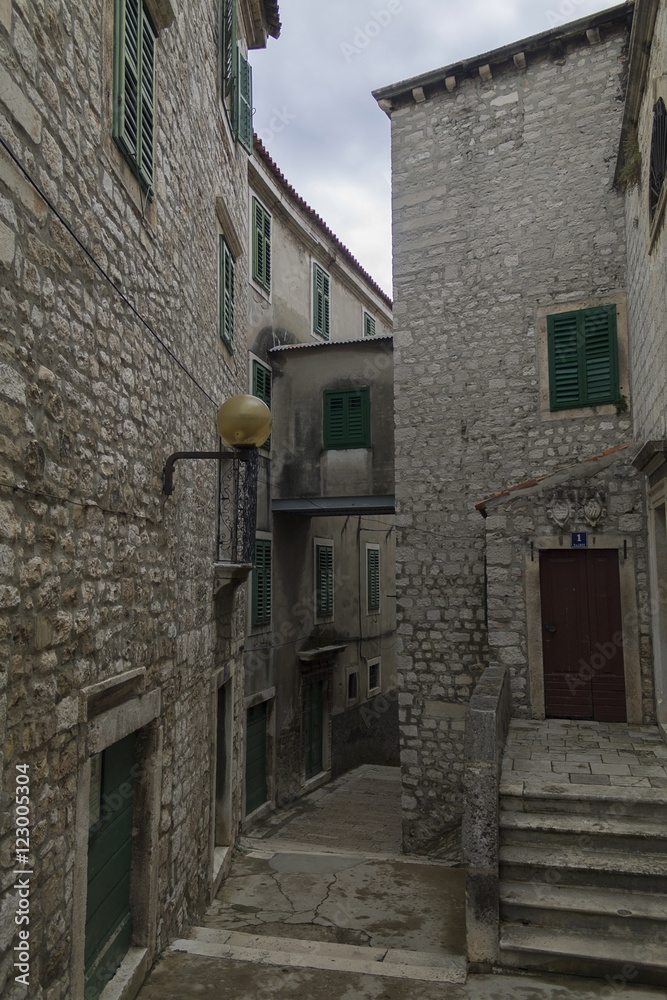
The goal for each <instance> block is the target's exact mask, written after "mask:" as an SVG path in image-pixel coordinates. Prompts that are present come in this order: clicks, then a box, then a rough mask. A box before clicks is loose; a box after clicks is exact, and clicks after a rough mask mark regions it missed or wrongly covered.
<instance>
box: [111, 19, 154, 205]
mask: <svg viewBox="0 0 667 1000" xmlns="http://www.w3.org/2000/svg"><path fill="white" fill-rule="evenodd" d="M156 37H157V32H156V31H155V28H154V27H153V23H152V21H151V19H150V17H149V15H148V13H147V12H146V9H145V7H144V4H143V2H142V0H116V6H115V14H114V66H113V137H114V139H115V141H116V144H117V145H118V147H119V149H120V150H121V152H122V153H123V156H124V157H125V159H126V160H127V162H128V163H129V164H130V167H131V168H132V170H133V172H134V174H135V175H136V176H137V178H138V179H139V183H140V184H141V187H142V188H143V190H144V191H146V192H147V194H148V197H149V198H152V197H153V168H154V144H155V136H154V128H155V39H156Z"/></svg>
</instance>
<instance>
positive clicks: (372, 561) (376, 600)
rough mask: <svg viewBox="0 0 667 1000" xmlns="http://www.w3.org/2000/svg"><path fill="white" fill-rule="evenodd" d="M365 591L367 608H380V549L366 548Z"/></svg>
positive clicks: (374, 609)
mask: <svg viewBox="0 0 667 1000" xmlns="http://www.w3.org/2000/svg"><path fill="white" fill-rule="evenodd" d="M366 581H367V585H366V593H367V596H368V610H369V611H379V609H380V550H379V549H366Z"/></svg>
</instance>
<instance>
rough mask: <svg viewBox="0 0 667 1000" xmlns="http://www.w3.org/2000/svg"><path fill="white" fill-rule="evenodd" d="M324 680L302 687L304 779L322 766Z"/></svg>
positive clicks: (312, 775)
mask: <svg viewBox="0 0 667 1000" xmlns="http://www.w3.org/2000/svg"><path fill="white" fill-rule="evenodd" d="M323 736H324V682H323V681H315V682H314V683H312V684H307V685H306V686H305V687H304V689H303V743H304V757H305V772H306V780H308V779H309V778H313V777H314V776H315V775H316V774H319V773H320V771H322V769H323V767H324V755H323V753H322V739H323Z"/></svg>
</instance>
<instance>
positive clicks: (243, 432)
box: [218, 396, 273, 448]
mask: <svg viewBox="0 0 667 1000" xmlns="http://www.w3.org/2000/svg"><path fill="white" fill-rule="evenodd" d="M272 423H273V417H272V416H271V410H270V409H269V408H268V406H267V405H266V403H264V402H263V401H262V400H261V399H258V398H257V396H231V397H230V398H229V399H228V400H227V401H226V402H225V403H223V404H222V406H221V407H220V409H219V410H218V434H219V435H220V437H221V438H222V440H223V441H226V442H227V444H231V445H233V446H235V447H237V448H249V447H250V446H252V445H255V446H257V447H259V446H260V445H262V444H264V442H265V441H266V439H267V438H268V436H269V434H270V433H271V425H272Z"/></svg>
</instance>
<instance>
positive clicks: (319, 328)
mask: <svg viewBox="0 0 667 1000" xmlns="http://www.w3.org/2000/svg"><path fill="white" fill-rule="evenodd" d="M329 286H330V278H329V275H328V274H327V272H326V271H325V270H324V269H323V268H321V267H320V265H319V264H315V263H313V332H314V333H318V334H319V335H320V337H324V339H325V340H329V337H330V326H331V321H330V304H329Z"/></svg>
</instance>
